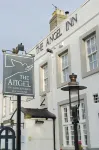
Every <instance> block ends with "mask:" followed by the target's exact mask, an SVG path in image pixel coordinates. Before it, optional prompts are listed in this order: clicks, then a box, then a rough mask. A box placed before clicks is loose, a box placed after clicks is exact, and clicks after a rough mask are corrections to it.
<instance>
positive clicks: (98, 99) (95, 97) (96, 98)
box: [93, 93, 99, 103]
mask: <svg viewBox="0 0 99 150" xmlns="http://www.w3.org/2000/svg"><path fill="white" fill-rule="evenodd" d="M93 98H94V103H99V96H98V93H97V94H94V95H93Z"/></svg>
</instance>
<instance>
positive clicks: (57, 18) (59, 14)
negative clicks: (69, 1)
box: [49, 8, 69, 31]
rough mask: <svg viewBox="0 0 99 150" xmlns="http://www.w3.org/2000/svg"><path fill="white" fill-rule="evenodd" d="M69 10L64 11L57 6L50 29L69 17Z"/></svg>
mask: <svg viewBox="0 0 99 150" xmlns="http://www.w3.org/2000/svg"><path fill="white" fill-rule="evenodd" d="M68 14H69V12H68V11H66V12H64V11H63V10H60V9H58V8H56V10H55V11H54V12H53V13H52V18H51V20H50V22H49V24H50V31H52V30H53V29H54V28H55V27H56V26H57V25H58V24H60V23H61V22H62V21H63V20H64V19H66V18H67V17H68Z"/></svg>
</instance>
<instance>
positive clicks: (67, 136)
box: [65, 126, 69, 145]
mask: <svg viewBox="0 0 99 150" xmlns="http://www.w3.org/2000/svg"><path fill="white" fill-rule="evenodd" d="M65 138H66V145H69V131H68V126H67V127H65Z"/></svg>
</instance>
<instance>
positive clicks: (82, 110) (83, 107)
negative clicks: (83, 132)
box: [81, 103, 86, 119]
mask: <svg viewBox="0 0 99 150" xmlns="http://www.w3.org/2000/svg"><path fill="white" fill-rule="evenodd" d="M81 112H82V119H86V116H85V104H84V103H81Z"/></svg>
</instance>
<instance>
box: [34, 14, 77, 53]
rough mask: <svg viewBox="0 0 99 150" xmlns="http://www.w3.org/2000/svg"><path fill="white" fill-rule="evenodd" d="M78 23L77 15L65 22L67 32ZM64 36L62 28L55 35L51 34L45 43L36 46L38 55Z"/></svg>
mask: <svg viewBox="0 0 99 150" xmlns="http://www.w3.org/2000/svg"><path fill="white" fill-rule="evenodd" d="M77 21H78V19H77V14H75V15H74V16H73V17H71V18H69V20H68V21H66V22H65V28H66V32H67V31H69V30H70V29H71V27H73V26H74V25H75V24H76V23H77ZM63 34H64V33H62V30H61V28H58V29H57V30H56V31H55V32H54V33H52V34H50V35H49V36H48V37H47V38H46V39H45V40H44V41H42V42H41V43H40V44H38V45H37V46H36V54H38V53H40V52H41V51H43V50H44V49H46V47H48V46H49V45H51V44H52V43H53V42H54V41H56V40H57V39H58V38H60V37H61V36H62V35H63Z"/></svg>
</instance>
